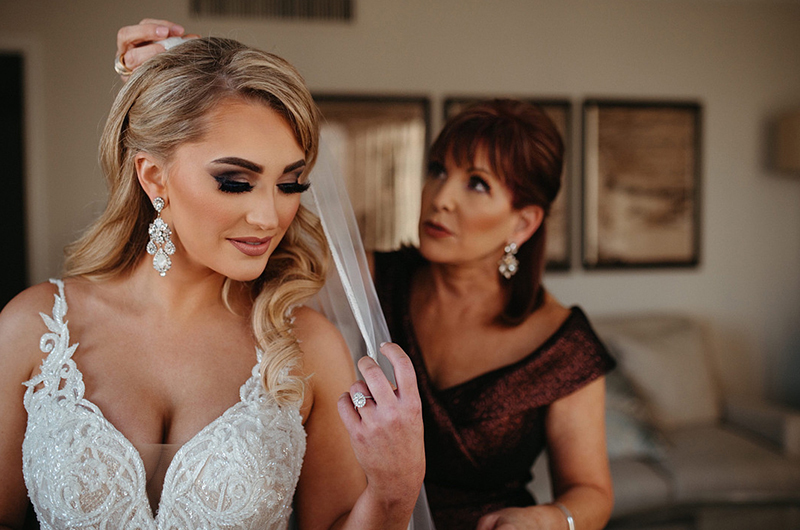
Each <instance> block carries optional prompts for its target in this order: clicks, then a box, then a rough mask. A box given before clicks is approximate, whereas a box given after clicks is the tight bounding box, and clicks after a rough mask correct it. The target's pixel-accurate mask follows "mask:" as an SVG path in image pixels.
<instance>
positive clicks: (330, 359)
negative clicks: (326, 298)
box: [293, 306, 356, 419]
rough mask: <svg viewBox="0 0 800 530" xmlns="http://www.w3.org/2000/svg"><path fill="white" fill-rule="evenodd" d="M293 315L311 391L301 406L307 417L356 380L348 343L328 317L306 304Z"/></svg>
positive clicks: (294, 327) (332, 402)
mask: <svg viewBox="0 0 800 530" xmlns="http://www.w3.org/2000/svg"><path fill="white" fill-rule="evenodd" d="M293 316H294V325H293V330H294V334H295V337H297V340H298V342H299V343H300V350H301V351H302V352H303V361H302V366H303V369H302V370H303V372H304V373H305V375H306V376H307V377H308V379H307V381H308V385H309V390H310V392H307V393H306V397H305V401H304V403H303V406H302V409H301V412H302V414H303V417H304V418H306V419H308V418H309V417H310V414H311V410H312V408H313V409H314V410H326V409H328V408H329V407H328V406H326V405H329V406H333V405H334V404H335V401H336V399H337V398H338V397H339V396H340V395H341V394H342V392H345V391H347V389H348V388H349V386H350V384H352V382H353V381H355V378H356V374H355V368H354V366H353V361H352V359H351V357H350V350H348V348H347V343H346V342H345V340H344V337H342V334H341V333H340V332H339V330H338V329H336V327H335V326H334V325H333V324H332V323H331V322H330V320H328V319H327V318H325V316H324V315H322V314H321V313H319V312H318V311H315V310H314V309H311V308H309V307H305V306H301V307H298V308H296V309H295V310H294V313H293ZM330 410H333V409H330Z"/></svg>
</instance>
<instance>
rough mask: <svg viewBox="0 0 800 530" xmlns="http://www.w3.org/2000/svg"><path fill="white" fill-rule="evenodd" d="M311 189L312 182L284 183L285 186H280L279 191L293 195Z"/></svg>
mask: <svg viewBox="0 0 800 530" xmlns="http://www.w3.org/2000/svg"><path fill="white" fill-rule="evenodd" d="M309 187H311V183H310V182H302V183H300V182H284V183H283V184H278V189H279V190H281V192H283V193H285V194H287V195H291V194H292V193H303V192H304V191H306V190H307V189H308V188H309Z"/></svg>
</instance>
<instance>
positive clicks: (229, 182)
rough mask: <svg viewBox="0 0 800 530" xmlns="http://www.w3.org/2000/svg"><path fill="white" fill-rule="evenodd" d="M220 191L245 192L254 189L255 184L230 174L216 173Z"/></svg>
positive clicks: (215, 176)
mask: <svg viewBox="0 0 800 530" xmlns="http://www.w3.org/2000/svg"><path fill="white" fill-rule="evenodd" d="M214 180H216V181H217V185H218V186H219V191H222V192H225V193H245V192H248V191H251V190H252V189H253V185H252V184H250V183H249V182H247V181H244V180H237V179H235V178H233V176H231V175H230V174H227V173H226V174H222V175H214Z"/></svg>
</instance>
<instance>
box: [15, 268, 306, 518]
mask: <svg viewBox="0 0 800 530" xmlns="http://www.w3.org/2000/svg"><path fill="white" fill-rule="evenodd" d="M50 281H51V282H52V283H54V284H55V285H57V286H58V294H57V295H55V303H54V304H53V315H52V316H48V315H45V314H44V313H40V314H41V316H42V319H43V320H44V322H45V324H46V326H47V329H48V330H49V333H45V334H44V335H42V338H41V340H40V343H39V347H40V348H41V350H42V352H44V353H47V357H46V358H45V360H44V361H43V363H42V367H41V373H40V374H38V375H36V376H35V377H33V378H32V379H31V380H29V381H28V382H26V383H25V386H27V389H26V391H25V401H24V403H25V409H26V410H27V412H28V425H27V429H26V431H25V439H24V442H23V445H22V456H23V464H22V470H23V474H24V477H25V484H26V486H27V488H28V495H29V496H30V498H31V502H32V503H33V506H34V508H35V510H36V515H37V517H38V519H39V524H40V526H41V528H42V529H43V530H48V529H68V528H82V529H84V528H91V529H98V530H100V529H104V530H105V529H108V530H112V529H141V530H168V529H169V530H172V529H208V530H211V529H233V528H236V529H240V528H242V529H246V528H253V529H255V528H258V529H285V528H286V526H287V523H288V520H289V515H290V513H291V504H292V497H293V495H294V490H295V487H296V485H297V479H298V477H299V476H300V468H301V466H302V463H303V455H304V454H305V444H306V439H305V431H304V430H303V426H302V421H301V417H300V412H299V410H298V409H297V408H296V407H291V406H283V407H281V406H278V405H277V404H276V403H275V402H274V401H273V400H272V399H271V398H270V397H269V395H268V394H267V392H266V391H265V390H264V389H263V386H262V385H261V382H260V378H259V376H258V366H259V365H258V363H257V364H256V365H255V367H254V368H253V371H252V376H251V377H250V378H249V379H248V380H247V381H246V382H245V383H244V384H243V385H242V386H241V388H240V390H239V396H240V401H239V402H238V403H236V404H235V405H233V406H232V407H231V408H229V409H228V410H227V411H225V412H224V413H223V414H222V415H221V416H220V417H218V418H217V419H215V420H214V421H212V422H211V423H210V424H208V425H207V426H206V427H204V428H203V429H202V430H201V431H200V432H199V433H197V434H196V435H195V436H194V437H193V438H192V439H191V440H189V441H188V442H186V444H184V445H183V447H181V448H180V449H179V450H178V452H177V453H176V454H175V457H174V458H173V459H172V462H171V463H170V464H169V467H168V469H167V474H166V478H165V479H164V486H163V490H162V494H161V501H160V503H159V508H158V512H157V514H156V516H155V517H154V516H153V513H152V510H151V508H150V504H149V502H148V498H147V493H146V477H145V470H144V464H143V462H142V459H141V456H140V455H139V453H138V452H137V451H136V449H135V448H134V446H133V445H132V444H131V442H130V441H129V440H128V439H127V438H125V436H123V435H122V433H121V432H119V431H118V430H117V429H116V428H115V427H114V426H113V425H112V424H111V423H110V422H109V421H108V420H107V419H106V418H105V417H104V416H103V413H102V412H101V411H100V409H99V408H98V407H97V406H96V405H95V404H93V403H91V402H90V401H88V400H86V399H85V398H84V393H85V387H84V383H83V375H82V374H81V372H80V370H78V368H77V366H76V364H75V362H74V361H73V359H72V355H73V353H74V352H75V350H76V349H77V347H78V344H73V345H70V344H69V329H68V327H67V321H65V320H64V317H65V316H66V313H67V303H66V299H65V298H64V284H63V283H62V282H61V281H60V280H50ZM257 357H258V360H259V361H260V358H261V352H258V355H257Z"/></svg>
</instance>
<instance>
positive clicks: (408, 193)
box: [314, 94, 430, 251]
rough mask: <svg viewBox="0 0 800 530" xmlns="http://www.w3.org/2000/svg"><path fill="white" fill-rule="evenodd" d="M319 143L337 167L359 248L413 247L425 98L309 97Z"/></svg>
mask: <svg viewBox="0 0 800 530" xmlns="http://www.w3.org/2000/svg"><path fill="white" fill-rule="evenodd" d="M314 100H315V101H316V102H317V105H318V106H319V108H320V111H321V112H322V115H323V120H322V127H321V137H322V140H323V144H324V145H325V146H326V147H327V148H328V149H330V150H331V151H332V154H333V155H334V159H336V160H339V161H340V162H341V168H340V169H341V173H342V175H343V176H344V179H345V181H346V184H347V191H348V194H349V195H350V200H351V202H352V204H353V211H354V213H355V216H356V220H357V222H358V225H359V226H358V227H359V230H360V231H361V236H362V238H363V239H364V247H365V248H366V249H367V250H369V251H389V250H395V249H397V248H399V247H400V246H402V245H403V244H412V245H414V244H417V243H418V233H417V224H418V222H419V209H420V197H421V194H422V183H423V178H424V165H425V153H426V151H427V147H428V129H429V123H430V100H428V99H427V98H425V97H395V96H376V95H370V96H362V95H338V94H337V95H330V94H315V95H314Z"/></svg>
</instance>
